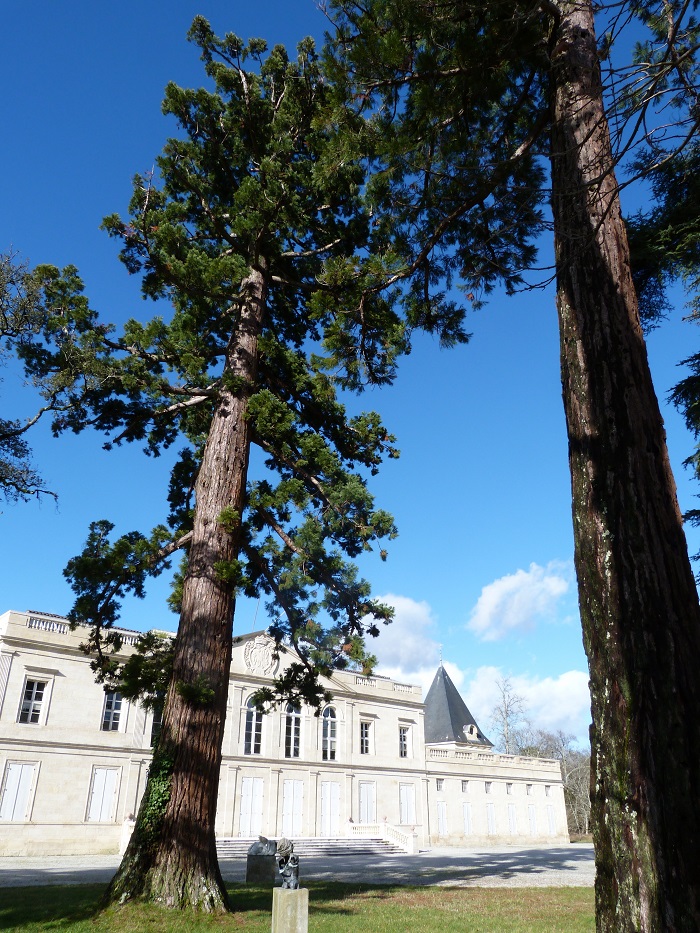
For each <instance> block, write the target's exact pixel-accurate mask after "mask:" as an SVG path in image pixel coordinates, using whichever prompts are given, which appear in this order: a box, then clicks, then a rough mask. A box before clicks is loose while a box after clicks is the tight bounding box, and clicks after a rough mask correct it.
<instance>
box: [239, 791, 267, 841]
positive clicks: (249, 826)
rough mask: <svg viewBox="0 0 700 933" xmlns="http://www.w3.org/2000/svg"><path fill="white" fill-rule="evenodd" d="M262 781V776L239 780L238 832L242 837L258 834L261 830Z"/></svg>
mask: <svg viewBox="0 0 700 933" xmlns="http://www.w3.org/2000/svg"><path fill="white" fill-rule="evenodd" d="M262 808H263V782H262V778H243V780H242V781H241V825H240V829H239V832H238V835H239V836H243V837H244V838H246V837H249V836H259V835H260V833H261V832H262Z"/></svg>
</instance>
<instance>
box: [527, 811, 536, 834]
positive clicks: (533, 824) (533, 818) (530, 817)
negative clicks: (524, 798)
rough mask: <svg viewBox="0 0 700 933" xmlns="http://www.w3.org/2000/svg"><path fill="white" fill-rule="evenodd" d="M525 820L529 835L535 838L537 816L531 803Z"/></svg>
mask: <svg viewBox="0 0 700 933" xmlns="http://www.w3.org/2000/svg"><path fill="white" fill-rule="evenodd" d="M527 818H528V820H529V823H530V835H531V836H536V835H537V814H536V813H535V805H534V803H531V804H529V805H528V808H527Z"/></svg>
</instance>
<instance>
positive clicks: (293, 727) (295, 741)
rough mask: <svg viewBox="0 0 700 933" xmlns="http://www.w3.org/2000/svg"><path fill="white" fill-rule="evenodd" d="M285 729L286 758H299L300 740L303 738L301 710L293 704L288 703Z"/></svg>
mask: <svg viewBox="0 0 700 933" xmlns="http://www.w3.org/2000/svg"><path fill="white" fill-rule="evenodd" d="M285 715H286V718H285V728H284V757H285V758H298V757H299V744H300V742H299V739H300V736H301V710H300V709H299V707H298V706H295V705H294V704H293V703H287V711H286V714H285Z"/></svg>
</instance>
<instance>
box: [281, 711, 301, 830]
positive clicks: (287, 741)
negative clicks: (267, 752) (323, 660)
mask: <svg viewBox="0 0 700 933" xmlns="http://www.w3.org/2000/svg"><path fill="white" fill-rule="evenodd" d="M300 744H301V712H300V710H299V707H298V706H293V705H292V704H291V703H289V704H288V705H287V715H286V717H285V727H284V757H285V758H298V757H299V747H300ZM295 835H296V833H295Z"/></svg>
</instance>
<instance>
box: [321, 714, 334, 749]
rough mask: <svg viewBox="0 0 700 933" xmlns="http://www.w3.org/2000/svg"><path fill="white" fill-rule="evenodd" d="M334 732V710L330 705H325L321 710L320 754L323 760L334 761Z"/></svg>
mask: <svg viewBox="0 0 700 933" xmlns="http://www.w3.org/2000/svg"><path fill="white" fill-rule="evenodd" d="M335 734H336V718H335V710H334V709H333V707H332V706H327V707H326V708H325V709H324V711H323V742H322V743H321V756H322V758H323V760H324V761H335Z"/></svg>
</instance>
